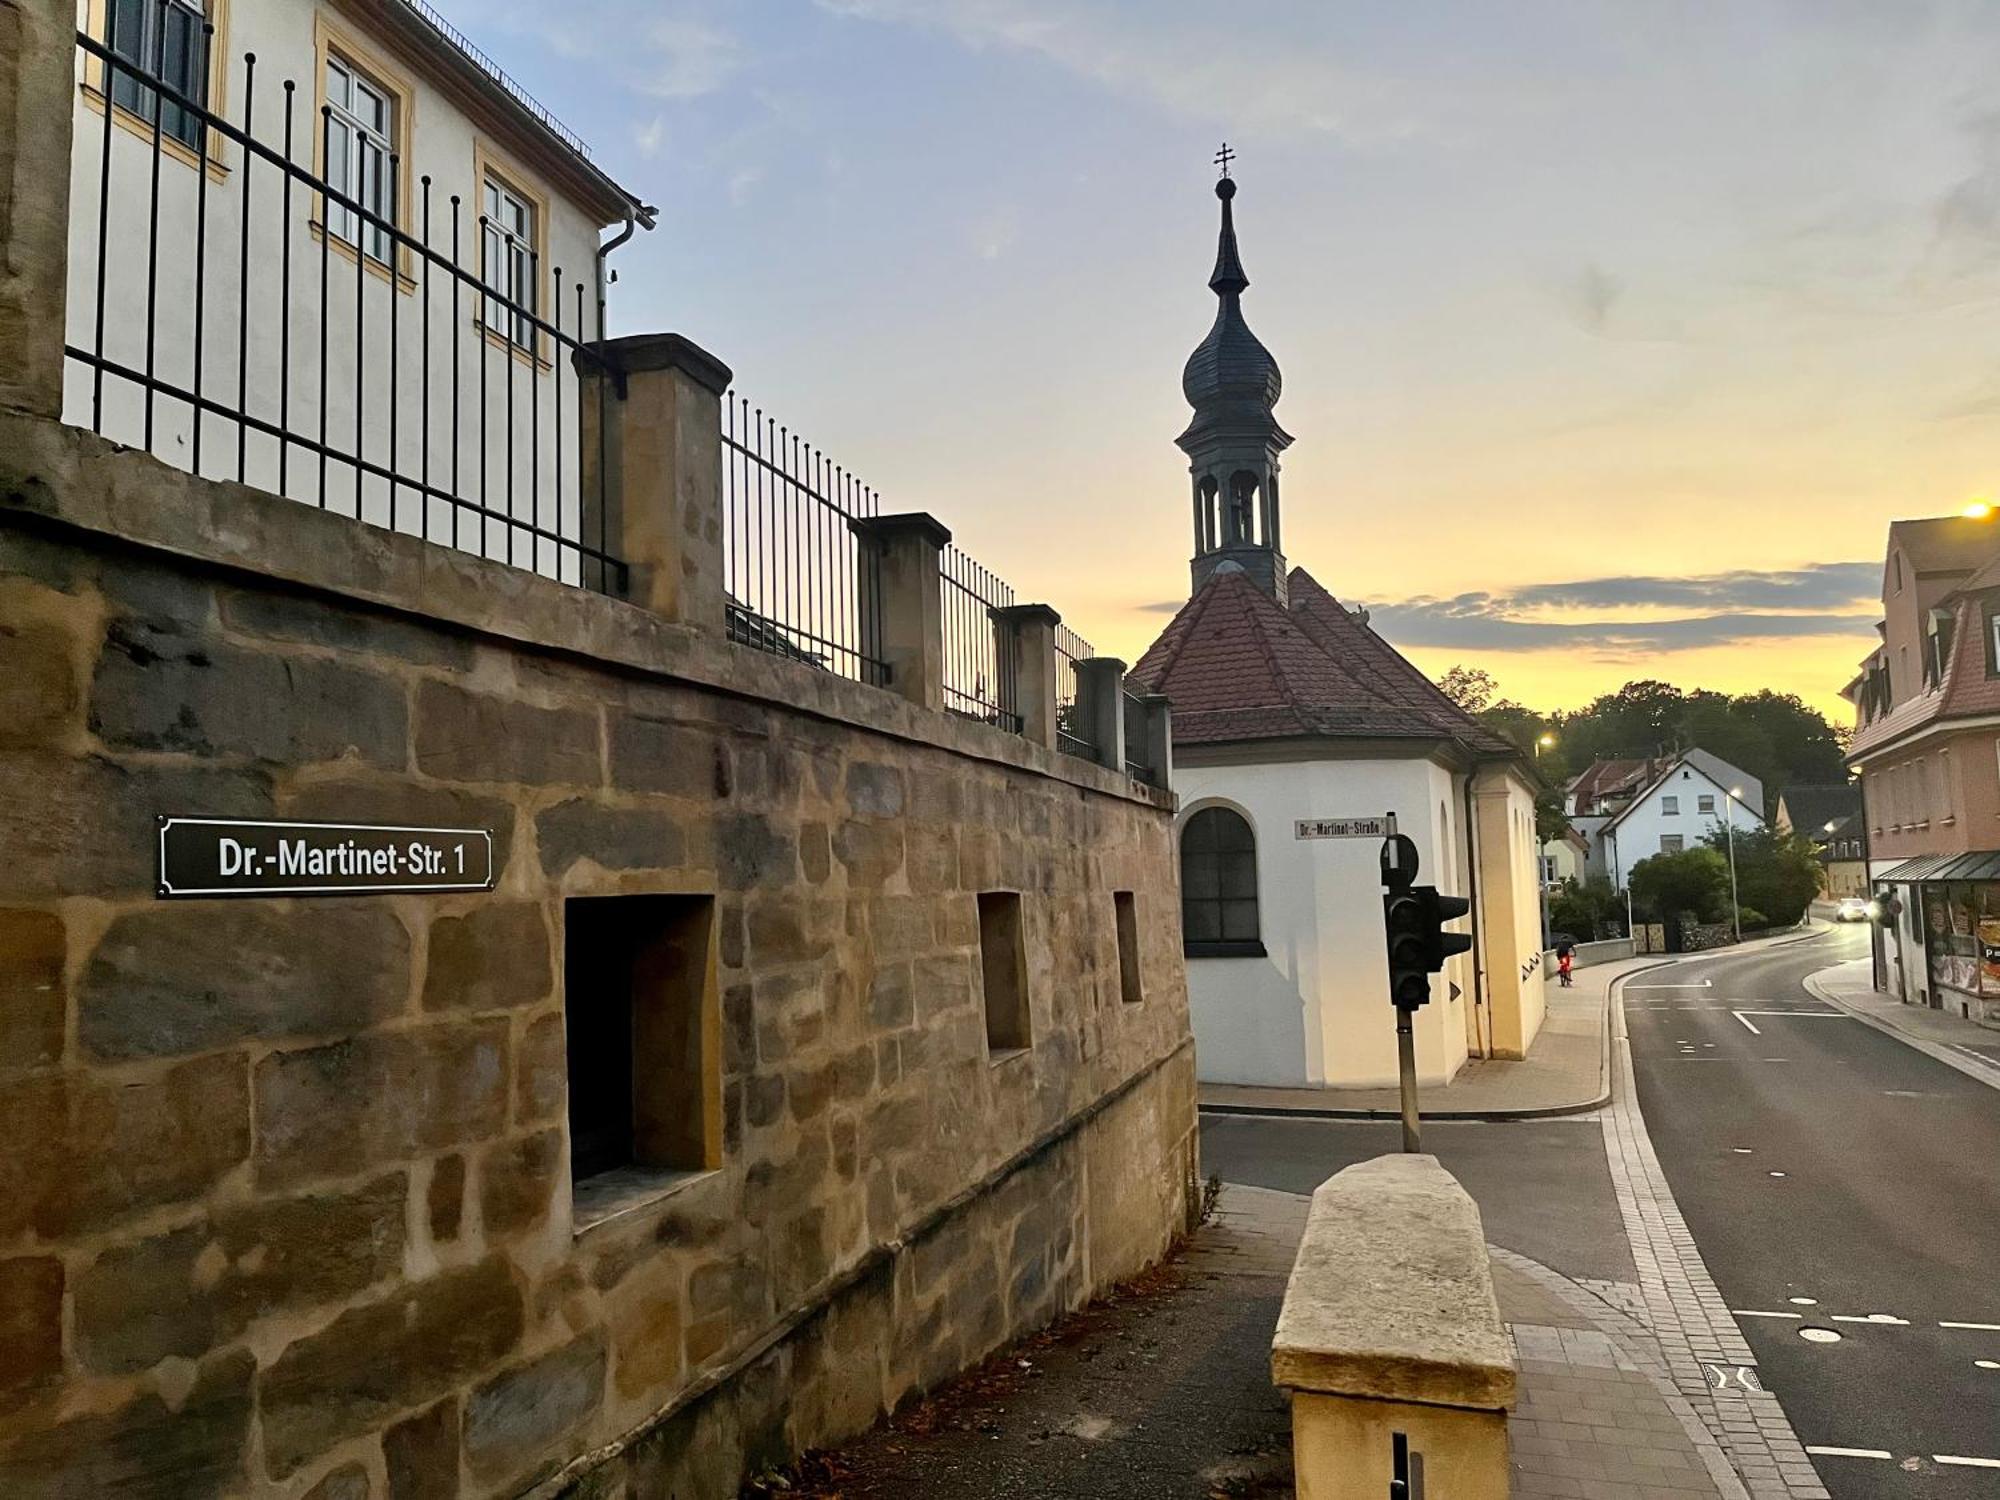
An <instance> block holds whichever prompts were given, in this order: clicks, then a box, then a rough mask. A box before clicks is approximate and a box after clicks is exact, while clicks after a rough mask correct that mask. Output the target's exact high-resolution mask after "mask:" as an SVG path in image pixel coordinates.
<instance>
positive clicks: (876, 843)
mask: <svg viewBox="0 0 2000 1500" xmlns="http://www.w3.org/2000/svg"><path fill="white" fill-rule="evenodd" d="M833 854H834V858H836V859H838V860H839V861H840V864H841V868H842V869H844V870H846V871H847V880H848V884H849V885H850V886H854V887H859V888H861V889H864V890H870V889H875V888H878V887H880V886H884V885H887V884H888V883H889V881H890V879H891V878H892V877H893V876H895V874H896V873H897V872H898V871H899V870H901V869H902V868H903V830H902V828H901V827H900V826H899V825H898V824H895V823H891V822H871V821H868V820H866V819H862V818H847V819H844V820H843V821H842V822H841V824H840V826H839V827H838V828H836V829H835V830H834V832H833Z"/></svg>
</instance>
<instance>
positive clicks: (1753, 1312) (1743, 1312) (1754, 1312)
mask: <svg viewBox="0 0 2000 1500" xmlns="http://www.w3.org/2000/svg"><path fill="white" fill-rule="evenodd" d="M1729 1315H1730V1316H1731V1317H1732V1318H1803V1317H1804V1316H1805V1314H1804V1313H1795V1312H1761V1311H1759V1310H1758V1309H1756V1308H1750V1307H1732V1308H1730V1309H1729Z"/></svg>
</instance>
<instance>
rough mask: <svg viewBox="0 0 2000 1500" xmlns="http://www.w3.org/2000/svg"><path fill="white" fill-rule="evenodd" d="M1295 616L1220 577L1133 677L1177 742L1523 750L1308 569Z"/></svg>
mask: <svg viewBox="0 0 2000 1500" xmlns="http://www.w3.org/2000/svg"><path fill="white" fill-rule="evenodd" d="M1287 592H1288V594H1289V596H1290V600H1291V607H1290V608H1289V609H1287V608H1286V607H1285V606H1283V605H1281V604H1279V603H1278V601H1277V600H1276V599H1274V598H1272V597H1271V596H1270V595H1269V594H1267V593H1265V592H1264V590H1263V589H1261V588H1259V587H1258V586H1257V584H1256V582H1255V580H1253V579H1252V578H1251V577H1250V575H1249V574H1247V573H1239V572H1229V573H1218V574H1217V575H1216V576H1215V577H1214V578H1213V579H1211V580H1210V581H1209V583H1208V584H1207V586H1206V587H1204V588H1202V589H1200V590H1199V591H1198V592H1197V593H1196V594H1195V596H1194V597H1193V598H1192V599H1190V600H1188V602H1187V603H1186V604H1184V605H1182V606H1181V610H1180V613H1179V614H1177V615H1175V616H1174V618H1173V621H1172V622H1171V623H1170V624H1169V625H1168V626H1167V628H1166V629H1165V630H1164V631H1162V632H1161V633H1160V638H1159V639H1158V640H1156V641H1154V642H1153V644H1152V646H1151V647H1150V648H1149V649H1148V650H1147V652H1146V654H1145V655H1144V656H1142V657H1141V658H1140V659H1139V663H1138V665H1137V666H1135V667H1133V668H1132V672H1131V676H1132V678H1133V679H1134V681H1135V682H1137V683H1140V684H1143V685H1144V686H1145V687H1147V688H1149V689H1150V690H1151V691H1153V692H1156V693H1164V694H1165V695H1166V696H1167V697H1168V698H1169V699H1170V700H1171V701H1172V703H1173V715H1174V719H1173V723H1174V741H1175V743H1176V744H1182V745H1199V744H1223V743H1228V742H1232V741H1241V740H1270V739H1296V738H1300V737H1311V738H1335V739H1421V740H1445V741H1449V742H1452V743H1455V744H1457V745H1459V746H1460V747H1462V748H1463V749H1465V750H1467V751H1468V752H1470V753H1472V754H1474V755H1477V756H1481V757H1492V756H1509V757H1518V756H1519V755H1520V754H1521V751H1520V749H1519V747H1517V746H1516V745H1515V744H1514V743H1513V741H1511V740H1509V739H1507V738H1506V737H1505V736H1504V735H1501V734H1499V733H1497V732H1495V731H1494V730H1491V729H1488V728H1487V727H1486V726H1485V725H1484V724H1481V723H1480V722H1479V721H1478V720H1477V719H1475V718H1473V717H1472V715H1470V714H1468V713H1466V712H1465V710H1464V709H1462V708H1460V707H1459V706H1458V705H1457V704H1456V703H1453V702H1452V701H1451V699H1449V698H1447V697H1446V696H1445V695H1444V693H1443V692H1442V691H1441V690H1440V689H1439V688H1438V686H1437V685H1436V684H1435V683H1433V682H1432V681H1431V680H1430V679H1429V678H1428V677H1426V676H1424V674H1423V673H1422V672H1420V671H1418V670H1417V669H1416V668H1415V667H1414V666H1412V665H1411V664H1410V663H1409V662H1408V661H1406V660H1405V659H1404V658H1403V657H1402V656H1401V655H1400V654H1398V652H1397V651H1396V649H1395V647H1393V646H1391V645H1390V644H1389V643H1388V642H1387V641H1385V640H1383V639H1382V638H1381V637H1380V636H1379V635H1377V634H1376V633H1375V632H1374V631H1373V630H1371V629H1369V628H1368V624H1367V621H1366V619H1365V617H1364V616H1362V615H1361V614H1360V613H1358V612H1356V611H1353V610H1349V609H1347V608H1345V607H1344V606H1343V605H1342V604H1341V603H1340V601H1339V600H1337V599H1335V598H1334V597H1333V595H1331V594H1329V593H1328V592H1327V591H1326V590H1325V589H1324V588H1322V587H1321V586H1320V584H1319V583H1318V581H1317V580H1315V579H1314V578H1313V577H1312V575H1311V574H1309V573H1307V572H1306V570H1305V569H1303V568H1294V569H1293V570H1292V573H1291V577H1290V579H1289V581H1288V589H1287Z"/></svg>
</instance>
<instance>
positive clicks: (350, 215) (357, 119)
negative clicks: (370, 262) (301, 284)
mask: <svg viewBox="0 0 2000 1500" xmlns="http://www.w3.org/2000/svg"><path fill="white" fill-rule="evenodd" d="M326 105H327V117H326V143H325V144H326V184H327V186H328V187H330V188H332V189H333V190H334V191H335V192H337V193H344V194H346V195H347V197H348V198H349V199H350V200H352V201H353V202H355V203H358V204H360V205H361V208H362V210H363V211H364V212H363V213H356V212H355V211H354V210H353V209H351V208H349V207H348V206H347V205H346V204H344V203H339V202H336V201H334V200H333V199H331V198H329V199H328V200H327V204H326V220H327V224H328V226H329V227H330V228H331V229H332V230H333V233H334V235H335V236H336V237H337V238H339V239H341V240H344V241H345V242H346V243H348V244H350V245H359V246H360V247H362V249H364V250H365V251H366V252H367V253H368V255H369V256H371V257H372V258H373V259H375V260H379V261H382V262H385V263H386V262H387V261H388V259H389V245H390V235H389V231H388V229H387V228H385V227H384V225H385V224H393V223H394V222H395V220H396V194H397V186H398V185H397V183H396V181H395V177H396V166H395V163H393V162H392V161H391V160H390V158H391V156H392V155H393V154H394V152H395V147H394V145H392V144H391V143H392V142H393V141H394V140H395V139H396V99H395V95H394V94H392V93H391V92H390V91H389V90H388V89H386V88H384V87H383V86H382V85H381V84H379V83H376V82H375V81H374V80H373V79H371V78H369V77H368V76H367V75H366V74H364V73H362V72H361V70H360V69H358V68H356V67H355V66H354V65H353V64H352V63H350V62H348V61H347V59H346V58H344V57H340V56H336V55H329V56H328V58H327V60H326ZM364 214H366V215H372V216H373V217H372V218H367V217H364ZM377 221H381V222H377Z"/></svg>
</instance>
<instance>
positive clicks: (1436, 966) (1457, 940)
mask: <svg viewBox="0 0 2000 1500" xmlns="http://www.w3.org/2000/svg"><path fill="white" fill-rule="evenodd" d="M1420 889H1421V891H1422V894H1423V901H1424V929H1425V930H1424V943H1425V950H1424V962H1425V964H1426V966H1427V967H1428V968H1429V969H1430V971H1431V972H1432V973H1433V974H1435V973H1437V972H1438V971H1439V970H1441V969H1443V968H1444V961H1445V960H1446V959H1448V958H1450V957H1451V956H1452V955H1453V954H1454V953H1464V952H1465V951H1466V950H1467V949H1469V948H1471V946H1472V939H1471V938H1469V937H1467V936H1466V935H1465V934H1464V933H1462V932H1446V931H1445V930H1444V924H1445V923H1447V922H1456V921H1457V920H1458V919H1459V918H1460V917H1462V916H1464V915H1465V914H1466V913H1467V912H1469V911H1471V910H1472V903H1471V902H1470V901H1468V900H1466V899H1465V897H1463V896H1440V895H1439V894H1438V890H1437V887H1436V886H1432V885H1427V886H1423V887H1420Z"/></svg>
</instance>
